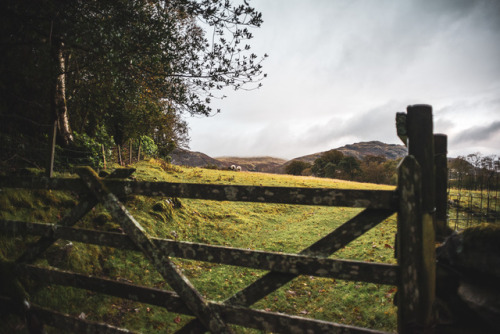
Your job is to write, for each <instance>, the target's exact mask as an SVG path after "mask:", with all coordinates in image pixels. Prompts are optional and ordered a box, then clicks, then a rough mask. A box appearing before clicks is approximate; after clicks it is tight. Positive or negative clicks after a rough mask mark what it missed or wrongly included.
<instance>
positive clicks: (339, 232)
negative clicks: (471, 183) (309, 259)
mask: <svg viewBox="0 0 500 334" xmlns="http://www.w3.org/2000/svg"><path fill="white" fill-rule="evenodd" d="M394 212H395V211H394V210H388V209H371V208H367V209H365V210H363V211H361V212H360V213H359V214H357V215H356V216H355V217H353V218H352V219H350V220H349V221H347V222H345V223H344V224H342V225H341V226H339V227H338V228H337V229H335V230H334V231H332V232H330V233H329V234H327V235H326V236H324V237H323V238H321V239H320V240H318V241H317V242H315V243H314V244H312V245H311V246H309V247H307V248H305V249H303V250H302V251H301V252H299V254H301V255H314V256H324V257H328V256H330V255H331V254H333V253H335V252H336V251H337V250H339V249H341V248H343V247H345V246H346V245H348V244H349V243H350V242H351V241H354V240H355V239H357V238H358V237H359V236H361V235H362V234H364V233H365V232H367V231H368V230H370V229H372V228H373V227H375V226H377V225H378V224H379V223H381V222H382V221H384V220H385V219H387V218H389V217H390V216H391V215H392V214H393V213H394ZM297 276H299V275H295V274H285V273H278V272H269V273H267V274H266V275H264V276H262V277H260V278H259V279H257V280H256V281H255V282H253V283H252V284H250V285H248V286H247V287H246V288H244V289H243V290H240V291H239V292H237V293H236V294H234V295H233V296H232V297H230V298H228V299H227V300H225V301H224V304H228V305H236V306H250V305H252V304H254V303H256V302H257V301H259V300H260V299H262V298H264V297H265V296H267V295H268V294H270V293H272V292H273V291H275V290H277V289H279V288H280V287H282V286H283V285H285V284H286V283H288V282H290V281H291V280H293V279H294V278H295V277H297ZM202 332H203V330H202V328H201V326H200V323H199V322H198V321H197V320H196V319H195V320H191V321H190V322H188V323H187V324H186V325H185V326H184V327H183V328H181V329H180V330H178V331H177V333H202Z"/></svg>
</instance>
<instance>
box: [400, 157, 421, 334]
mask: <svg viewBox="0 0 500 334" xmlns="http://www.w3.org/2000/svg"><path fill="white" fill-rule="evenodd" d="M421 184H422V173H421V171H420V165H419V164H418V162H417V160H416V159H415V157H413V156H406V157H405V158H404V159H403V160H402V161H401V163H400V164H399V166H398V189H397V191H398V195H399V196H398V197H399V203H398V234H397V236H396V257H397V261H398V265H399V268H400V276H399V280H400V283H399V285H398V293H397V295H396V302H397V306H398V333H400V334H402V333H403V334H408V333H411V334H413V333H415V332H416V329H417V325H418V317H419V313H421V312H420V310H421V302H420V301H421V299H422V293H421V286H420V281H421V277H420V271H419V270H420V260H421V258H422V257H421V251H420V249H421V247H420V246H421V244H422V238H421V236H422V224H421V222H422V190H421Z"/></svg>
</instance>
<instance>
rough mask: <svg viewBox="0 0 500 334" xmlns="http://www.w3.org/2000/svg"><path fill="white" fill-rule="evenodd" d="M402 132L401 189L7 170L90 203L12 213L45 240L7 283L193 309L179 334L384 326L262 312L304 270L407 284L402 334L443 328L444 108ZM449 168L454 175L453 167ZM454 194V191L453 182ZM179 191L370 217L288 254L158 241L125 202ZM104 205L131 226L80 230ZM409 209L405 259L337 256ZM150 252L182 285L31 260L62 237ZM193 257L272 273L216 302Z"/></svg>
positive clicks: (401, 219) (6, 226)
mask: <svg viewBox="0 0 500 334" xmlns="http://www.w3.org/2000/svg"><path fill="white" fill-rule="evenodd" d="M397 120H398V135H400V137H402V138H403V139H404V141H405V142H406V141H407V142H408V148H409V153H410V155H409V156H407V157H406V158H404V159H403V161H402V162H401V164H400V166H399V167H398V168H399V172H398V173H399V185H398V188H397V190H395V191H388V190H341V189H320V188H316V189H311V188H287V187H255V186H227V185H204V184H185V183H184V184H183V183H168V182H141V181H129V180H124V178H127V177H128V176H130V175H131V174H132V173H133V170H130V169H125V170H117V171H115V172H114V173H113V174H111V175H110V176H109V177H107V178H104V179H102V178H99V177H98V176H97V174H96V173H95V172H94V171H93V170H91V169H90V168H80V169H78V171H77V174H78V176H79V178H77V179H68V178H46V177H31V178H30V177H28V178H26V177H0V185H1V187H2V188H9V187H12V188H27V189H53V190H67V191H77V192H78V193H80V194H82V195H81V196H80V198H81V200H80V202H79V204H78V205H77V206H76V207H74V209H73V210H72V211H71V212H70V213H69V214H68V215H67V216H65V217H64V218H62V219H61V220H60V221H59V222H57V223H56V224H51V225H48V224H41V223H33V222H21V221H12V220H2V221H0V230H2V231H4V232H7V233H15V234H16V235H20V234H34V235H40V236H41V238H40V239H39V240H38V241H37V242H36V243H35V244H34V245H32V246H31V247H30V248H29V249H28V250H27V251H26V252H25V253H24V254H22V255H21V256H20V257H19V258H18V259H16V260H15V261H14V262H8V263H7V262H4V263H2V266H1V268H2V269H1V270H2V274H3V276H4V277H6V278H5V279H3V280H2V284H4V285H5V286H4V289H3V290H6V289H7V288H6V286H16V285H17V284H19V281H18V277H29V278H33V279H36V280H38V281H40V282H45V283H48V284H59V285H64V286H71V287H78V288H82V289H88V290H92V291H96V292H99V293H104V294H108V295H112V296H117V297H120V298H125V299H130V300H134V301H138V302H141V303H147V304H151V305H158V306H162V307H164V308H166V309H167V310H168V311H172V312H176V313H181V314H187V315H193V316H195V320H193V321H191V322H190V323H188V324H187V325H186V326H184V327H183V328H182V329H180V330H179V333H202V332H205V331H210V332H212V333H231V332H232V331H233V330H232V329H231V327H230V326H229V325H230V324H234V325H239V326H244V327H249V328H256V329H260V330H264V331H272V332H282V333H381V332H380V331H376V330H372V329H367V328H360V327H353V326H348V325H343V324H338V323H333V322H327V321H321V320H314V319H308V318H302V317H297V316H292V315H286V314H281V313H272V312H266V311H263V310H255V309H250V308H249V306H251V305H252V304H254V303H255V302H257V301H258V300H260V299H262V298H263V297H265V296H267V295H268V294H270V293H271V292H273V291H275V290H277V289H279V288H280V287H282V286H283V285H285V284H286V283H288V282H290V281H291V280H293V279H294V278H295V277H297V276H299V275H308V276H317V277H330V278H338V279H342V280H352V281H363V282H371V283H377V284H388V285H394V286H397V287H398V293H397V300H396V302H397V305H398V332H401V333H413V332H416V331H419V332H422V331H427V332H430V331H432V322H433V312H432V305H433V302H434V293H435V291H434V290H435V283H434V275H435V260H434V224H435V222H434V220H435V217H434V208H435V203H436V200H435V191H434V189H435V185H436V182H435V181H434V177H435V176H434V172H433V171H434V144H433V141H434V139H433V134H432V109H431V107H429V106H425V105H418V106H411V107H408V112H407V113H406V114H398V117H397ZM445 175H446V174H445ZM445 193H446V189H445ZM129 194H136V195H142V196H168V197H179V198H191V199H206V200H216V201H243V202H260V203H282V204H292V205H320V206H342V207H363V208H364V210H363V211H361V212H360V213H359V214H358V215H356V216H355V217H353V218H352V219H350V220H349V221H347V222H346V223H344V224H343V225H341V226H340V227H338V228H337V229H335V230H334V231H332V232H331V233H329V234H328V235H326V236H325V237H323V238H321V239H320V240H318V241H317V242H315V243H314V244H312V245H310V246H309V247H307V248H305V249H303V250H302V251H301V252H299V253H297V254H283V253H276V252H264V251H258V250H248V249H238V248H231V247H222V246H213V245H208V244H200V243H190V242H182V241H175V240H170V239H157V238H152V237H150V236H149V235H147V233H146V232H145V231H144V229H143V228H142V227H141V225H140V224H139V223H138V222H137V221H136V220H135V219H134V217H133V216H132V215H131V214H130V213H129V212H128V210H127V209H126V208H125V206H124V205H123V204H122V203H121V202H120V200H119V198H121V197H122V196H123V195H129ZM98 203H101V204H102V205H103V206H104V207H105V208H106V210H107V211H108V212H109V213H110V214H111V216H112V217H113V218H114V220H115V221H116V222H118V223H119V224H120V226H121V228H122V229H123V231H124V233H113V232H103V231H94V230H84V229H77V228H74V227H73V226H74V225H75V224H76V223H77V222H78V221H79V220H80V219H81V218H82V217H84V216H85V215H86V214H87V213H88V212H89V211H90V210H91V209H92V208H93V207H94V206H95V205H97V204H98ZM396 212H397V213H398V235H397V238H396V251H397V258H398V264H397V265H392V264H383V263H369V262H360V261H348V260H340V259H331V258H328V257H329V256H330V255H331V254H333V253H335V252H336V251H337V250H339V249H342V248H343V247H345V246H346V245H348V244H349V243H350V242H351V241H353V240H355V239H356V238H358V237H359V236H360V235H362V234H363V233H365V232H367V231H368V230H370V229H371V228H373V227H375V226H377V225H378V224H379V223H380V222H382V221H384V220H385V219H386V218H388V217H389V216H391V215H392V214H394V213H396ZM58 239H64V240H70V241H77V242H83V243H88V244H94V245H100V246H108V247H116V248H121V249H128V250H136V251H140V252H142V253H143V254H144V255H145V256H146V257H147V259H148V260H149V261H150V262H151V263H152V264H153V265H154V267H155V269H156V270H157V271H158V272H159V273H160V274H161V275H162V277H163V278H164V279H165V281H166V282H167V283H168V284H169V286H170V287H172V289H173V290H174V291H166V290H160V289H154V288H149V287H144V286H138V285H134V284H129V283H125V282H121V281H118V280H109V279H103V278H98V277H92V276H86V275H81V274H77V273H73V272H67V271H62V270H58V269H46V268H42V267H37V266H34V265H32V264H31V263H32V262H33V261H34V260H35V259H36V258H37V257H39V256H40V255H41V254H42V253H43V252H44V251H45V250H46V249H47V248H48V247H49V246H50V245H52V244H53V243H54V242H55V241H56V240H58ZM172 257H178V258H185V259H192V260H198V261H206V262H213V263H220V264H227V265H235V266H242V267H249V268H255V269H261V270H266V271H268V273H267V274H266V275H264V276H262V277H260V278H258V279H257V280H256V281H255V282H253V283H252V284H250V285H249V286H247V287H246V288H244V289H242V290H241V291H239V292H237V293H236V294H234V295H233V296H232V297H230V298H228V299H227V300H225V301H224V302H223V303H217V302H213V301H210V300H207V299H205V298H204V297H203V296H202V295H201V294H200V293H199V292H198V291H197V290H196V288H195V287H194V286H193V285H192V284H191V283H190V282H189V280H188V279H187V278H186V277H185V276H184V274H183V273H182V271H181V270H179V268H178V267H177V266H176V265H175V264H173V263H172V261H171V258H172ZM0 301H1V302H2V303H3V304H4V305H11V310H18V311H19V312H23V313H24V315H25V316H26V319H27V323H28V327H29V328H32V331H33V333H34V332H36V328H37V326H38V325H39V324H41V323H45V324H48V325H50V326H54V327H58V328H63V329H65V330H67V331H70V332H103V333H129V332H130V331H128V330H126V329H122V328H116V327H113V326H110V325H107V324H103V323H93V322H90V321H87V320H84V319H79V318H76V317H71V316H69V315H65V314H62V313H59V312H57V311H53V310H48V309H46V308H43V307H42V306H39V305H30V304H29V303H27V302H26V300H24V298H20V299H17V300H16V298H8V297H5V296H4V297H1V299H0Z"/></svg>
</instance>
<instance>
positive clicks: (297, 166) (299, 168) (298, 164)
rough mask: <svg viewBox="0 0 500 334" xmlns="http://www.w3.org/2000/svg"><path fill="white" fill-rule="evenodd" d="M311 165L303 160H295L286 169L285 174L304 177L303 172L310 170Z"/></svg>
mask: <svg viewBox="0 0 500 334" xmlns="http://www.w3.org/2000/svg"><path fill="white" fill-rule="evenodd" d="M310 167H311V164H310V163H308V162H305V161H301V160H294V161H292V162H290V163H289V164H288V165H287V166H286V167H285V173H286V174H290V175H302V172H303V171H304V170H305V169H307V168H310Z"/></svg>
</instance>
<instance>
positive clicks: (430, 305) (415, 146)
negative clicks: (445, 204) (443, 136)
mask: <svg viewBox="0 0 500 334" xmlns="http://www.w3.org/2000/svg"><path fill="white" fill-rule="evenodd" d="M407 113H408V115H407V119H406V123H407V129H408V154H410V155H413V156H414V157H415V159H416V160H417V161H418V164H419V165H420V169H421V173H422V179H421V180H422V181H421V183H422V221H421V223H420V224H421V225H422V227H421V228H422V230H421V231H422V239H421V246H420V247H419V250H420V256H421V261H420V265H419V268H418V269H417V270H418V271H419V273H420V274H421V275H420V276H419V286H420V289H419V290H420V294H421V295H422V298H421V299H420V302H421V304H420V306H419V311H418V312H417V313H418V322H419V324H421V326H422V327H423V328H431V327H432V326H433V323H434V319H435V314H434V310H435V307H434V301H435V295H436V252H435V247H436V245H435V244H436V236H435V230H434V226H435V213H436V195H435V194H436V193H435V191H436V182H435V175H436V174H435V166H434V134H433V123H432V107H431V106H429V105H414V106H409V107H408V108H407Z"/></svg>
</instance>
